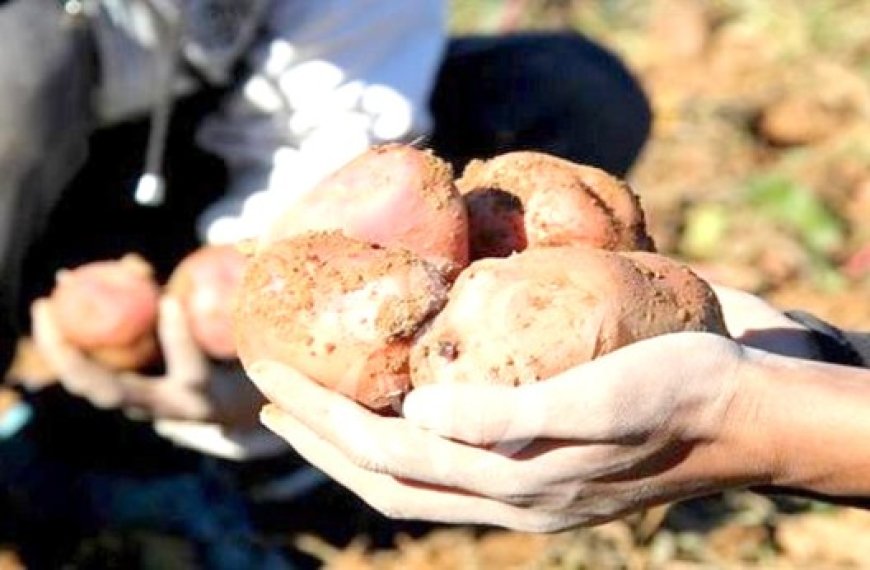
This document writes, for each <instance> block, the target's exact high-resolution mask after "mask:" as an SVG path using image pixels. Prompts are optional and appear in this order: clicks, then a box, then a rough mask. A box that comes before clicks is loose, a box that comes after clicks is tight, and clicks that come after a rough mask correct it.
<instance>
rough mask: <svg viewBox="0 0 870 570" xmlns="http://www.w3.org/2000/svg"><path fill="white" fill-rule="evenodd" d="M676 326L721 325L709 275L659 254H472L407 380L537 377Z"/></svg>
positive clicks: (719, 329)
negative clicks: (706, 277)
mask: <svg viewBox="0 0 870 570" xmlns="http://www.w3.org/2000/svg"><path fill="white" fill-rule="evenodd" d="M677 331H710V332H715V333H719V334H726V335H727V332H726V329H725V326H724V323H723V321H722V315H721V312H720V309H719V306H718V302H717V300H716V298H715V296H714V295H713V293H712V292H711V291H709V288H708V287H707V285H706V284H705V283H704V282H703V281H701V280H700V279H699V278H697V277H695V276H694V274H692V273H690V272H689V271H688V270H686V269H684V268H682V267H681V266H678V265H677V264H676V263H675V262H673V261H670V260H668V259H667V258H665V257H661V256H658V255H656V254H652V253H646V254H645V255H644V256H643V259H635V258H634V257H631V256H626V255H623V254H621V253H618V252H611V251H605V250H600V249H593V248H588V247H582V246H563V247H551V248H541V249H528V250H526V251H524V252H522V253H518V254H515V255H512V256H510V257H507V258H491V259H482V260H479V261H475V262H473V263H472V264H471V265H470V266H469V267H468V268H467V269H466V270H465V271H463V273H462V274H461V275H460V276H459V278H458V279H457V281H456V283H455V284H454V286H453V288H452V289H451V291H450V295H449V301H448V303H447V305H446V306H445V307H444V309H443V310H442V311H441V312H440V313H439V314H438V316H437V317H435V318H434V319H433V320H432V321H431V323H430V325H429V326H428V327H427V329H426V330H425V331H424V332H422V333H421V334H420V335H419V338H418V339H417V340H416V341H415V343H414V346H413V348H412V350H411V374H412V382H413V384H414V385H415V386H419V385H422V384H427V383H432V382H482V383H490V384H504V385H519V384H525V383H530V382H536V381H538V380H542V379H545V378H549V377H551V376H554V375H556V374H559V373H560V372H563V371H565V370H567V369H569V368H571V367H573V366H576V365H579V364H581V363H583V362H587V361H589V360H592V359H593V358H596V357H598V356H601V355H603V354H606V353H608V352H611V351H613V350H616V349H617V348H620V347H622V346H625V345H627V344H630V343H633V342H636V341H639V340H642V339H645V338H649V337H653V336H656V335H661V334H665V333H670V332H677Z"/></svg>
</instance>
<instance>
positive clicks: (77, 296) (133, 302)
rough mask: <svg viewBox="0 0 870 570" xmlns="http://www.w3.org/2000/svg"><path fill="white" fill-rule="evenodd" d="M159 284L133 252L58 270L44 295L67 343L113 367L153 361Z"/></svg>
mask: <svg viewBox="0 0 870 570" xmlns="http://www.w3.org/2000/svg"><path fill="white" fill-rule="evenodd" d="M159 296H160V289H159V286H158V284H157V282H156V280H155V278H154V273H153V270H152V267H151V265H150V264H149V263H148V262H147V261H146V260H144V259H143V258H141V257H140V256H138V255H135V254H129V255H125V256H124V257H122V258H121V259H117V260H102V261H93V262H90V263H85V264H83V265H80V266H78V267H75V268H73V269H64V270H61V271H59V272H58V274H57V282H56V284H55V287H54V289H53V290H52V292H51V295H50V297H49V303H50V305H49V306H50V308H51V311H52V313H53V315H54V316H55V318H56V319H57V325H58V328H59V329H60V331H61V334H63V336H64V338H66V339H67V340H68V341H69V342H70V343H71V344H72V345H74V346H76V347H78V348H80V349H82V350H84V351H85V352H86V353H88V354H89V355H90V356H91V357H92V358H94V359H95V360H97V361H99V362H101V363H103V364H105V365H106V366H109V367H110V368H113V369H117V370H134V369H138V368H141V367H143V366H146V365H149V364H152V363H154V362H155V361H156V360H157V359H158V357H159V348H158V344H157V336H156V326H157V304H158V300H159Z"/></svg>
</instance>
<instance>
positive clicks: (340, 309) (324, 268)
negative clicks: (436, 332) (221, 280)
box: [235, 232, 448, 409]
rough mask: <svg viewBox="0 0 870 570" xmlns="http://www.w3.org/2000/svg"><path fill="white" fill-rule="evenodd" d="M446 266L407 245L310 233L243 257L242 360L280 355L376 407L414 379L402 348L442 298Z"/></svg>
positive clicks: (238, 324)
mask: <svg viewBox="0 0 870 570" xmlns="http://www.w3.org/2000/svg"><path fill="white" fill-rule="evenodd" d="M447 290H448V276H447V275H446V274H445V273H444V272H443V270H442V268H439V267H438V266H437V265H435V264H432V263H430V262H429V261H427V260H425V259H423V258H421V257H419V256H418V255H416V254H414V253H412V252H410V251H408V250H404V249H391V248H384V247H381V246H379V245H375V244H369V243H365V242H362V241H359V240H355V239H352V238H349V237H347V236H345V235H343V234H342V233H340V232H313V233H306V234H302V235H299V236H295V237H291V238H287V239H283V240H279V241H275V242H272V243H271V244H269V246H268V247H266V248H264V249H262V250H261V251H259V252H258V253H257V255H256V256H254V257H253V258H252V259H251V260H250V261H249V262H248V266H247V268H246V270H245V274H244V277H243V279H242V285H241V287H240V289H239V294H238V297H237V303H236V309H235V331H236V344H237V347H238V353H239V357H240V359H241V361H242V364H243V365H244V366H246V367H249V366H251V365H252V364H253V363H255V362H256V361H258V360H261V359H270V360H276V361H280V362H283V363H285V364H287V365H289V366H291V367H293V368H295V369H296V370H298V371H299V372H301V373H303V374H305V375H307V376H309V377H311V378H313V379H314V380H315V381H317V382H319V383H321V384H323V385H324V386H328V387H330V388H332V389H335V390H337V391H338V392H340V393H342V394H345V395H346V396H348V397H351V398H353V399H355V400H357V401H359V402H360V403H362V404H364V405H366V406H368V407H370V408H373V409H384V408H387V407H389V406H390V405H391V404H393V403H394V402H395V400H396V398H398V397H400V396H401V395H402V394H404V393H405V392H406V391H407V390H408V389H409V386H410V377H409V368H408V353H409V351H410V345H411V340H412V339H413V337H414V335H415V334H416V333H417V331H418V330H419V328H420V327H421V326H422V324H423V323H424V322H426V320H428V319H429V318H430V317H431V316H432V315H434V314H435V313H437V312H438V311H439V310H440V309H441V307H442V306H443V305H444V303H445V302H446V301H447Z"/></svg>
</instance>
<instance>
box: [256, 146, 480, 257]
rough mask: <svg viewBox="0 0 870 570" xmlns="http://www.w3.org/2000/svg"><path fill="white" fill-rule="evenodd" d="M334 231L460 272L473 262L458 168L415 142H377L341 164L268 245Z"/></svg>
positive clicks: (269, 236)
mask: <svg viewBox="0 0 870 570" xmlns="http://www.w3.org/2000/svg"><path fill="white" fill-rule="evenodd" d="M332 230H340V231H342V232H343V233H344V234H345V235H347V236H349V237H352V238H354V239H359V240H361V241H365V242H368V243H374V244H378V245H381V246H384V247H400V248H405V249H408V250H411V251H413V252H414V253H416V254H417V255H419V256H421V257H423V258H425V259H428V260H430V261H431V262H433V263H437V264H450V265H452V266H454V267H453V269H454V271H458V269H461V268H462V267H465V266H466V265H468V217H467V213H466V211H465V203H464V202H463V200H462V197H461V196H460V195H459V192H458V190H457V189H456V186H455V185H454V183H453V170H452V168H451V167H450V165H449V164H448V163H446V162H444V161H443V160H441V159H440V158H438V157H436V156H435V155H434V154H433V153H431V152H430V151H426V150H420V149H417V148H414V147H412V146H408V145H401V144H387V145H381V146H376V147H373V148H371V149H370V150H368V151H367V152H365V153H363V154H362V155H360V156H359V157H357V158H356V159H354V160H351V161H350V162H349V163H348V164H346V165H345V166H343V167H342V168H339V169H338V170H337V171H336V172H335V173H333V174H332V175H331V176H329V177H327V178H326V179H325V180H324V181H323V182H321V183H320V184H318V185H317V186H316V187H315V188H314V189H313V190H312V191H311V192H309V193H307V194H306V195H305V196H303V197H302V198H300V199H299V200H298V201H297V202H296V203H294V204H293V206H292V207H291V208H290V209H288V210H287V212H285V213H284V214H283V215H282V216H281V217H280V218H279V219H278V221H277V222H276V223H275V224H274V225H273V226H272V227H271V228H270V230H269V231H268V232H267V233H266V234H265V236H264V237H263V239H262V240H261V247H262V246H267V245H268V244H269V243H271V242H274V241H277V240H280V239H282V238H286V237H290V236H294V235H299V234H302V233H305V232H310V231H332Z"/></svg>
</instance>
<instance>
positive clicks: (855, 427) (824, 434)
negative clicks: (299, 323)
mask: <svg viewBox="0 0 870 570" xmlns="http://www.w3.org/2000/svg"><path fill="white" fill-rule="evenodd" d="M753 360H754V361H755V362H754V374H750V375H749V377H750V380H749V382H748V384H749V388H748V394H749V397H750V399H751V401H752V406H753V408H754V410H755V412H754V414H753V419H752V421H751V422H750V423H749V424H748V425H747V429H745V430H744V431H746V432H747V434H746V436H745V437H744V439H743V444H742V445H743V446H745V447H746V448H747V449H750V450H756V451H755V454H756V455H757V456H759V457H760V458H761V459H762V461H763V463H764V465H765V466H766V471H767V472H768V473H769V482H770V483H771V484H773V485H776V486H781V487H787V488H794V489H802V490H806V491H812V492H816V493H822V494H828V495H868V494H870V446H868V445H865V444H864V442H867V441H868V440H870V370H866V369H861V368H850V367H844V366H838V365H831V364H824V363H816V362H809V361H805V360H796V359H791V358H785V357H780V356H775V355H770V354H756V355H754V357H753Z"/></svg>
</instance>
